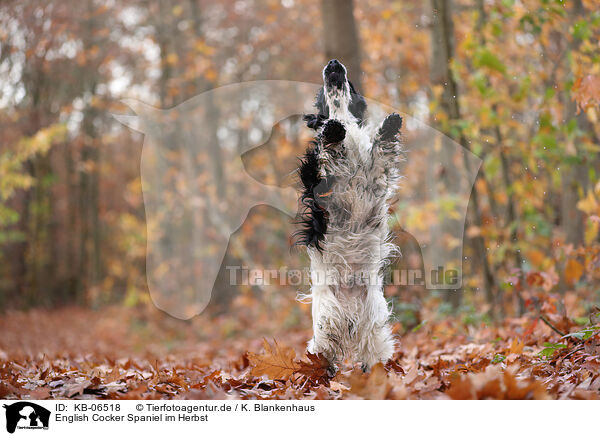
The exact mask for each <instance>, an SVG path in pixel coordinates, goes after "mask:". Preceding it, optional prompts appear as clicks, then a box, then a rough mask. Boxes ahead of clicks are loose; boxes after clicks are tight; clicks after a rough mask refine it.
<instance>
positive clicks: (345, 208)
mask: <svg viewBox="0 0 600 436" xmlns="http://www.w3.org/2000/svg"><path fill="white" fill-rule="evenodd" d="M323 81H324V86H323V87H322V88H321V89H320V91H319V93H318V94H317V101H316V104H315V106H316V107H317V108H318V114H311V115H305V117H304V120H305V121H306V123H307V125H308V127H310V128H312V129H314V130H316V137H315V140H314V141H313V142H312V144H311V147H309V148H308V149H307V151H306V154H305V155H304V158H303V160H302V164H301V167H300V179H301V182H302V186H303V192H302V196H301V201H302V205H303V206H304V211H303V214H302V220H301V222H302V224H303V227H302V229H301V230H300V231H299V232H298V236H299V243H301V244H303V245H306V246H307V250H308V255H309V257H310V261H311V290H310V294H309V295H306V296H305V297H307V298H310V299H311V300H312V317H313V332H314V335H313V338H312V339H311V340H310V341H309V343H308V351H310V352H311V353H318V354H322V355H323V356H325V357H326V358H327V359H328V361H329V363H330V373H331V374H333V373H335V372H336V370H337V364H338V363H339V362H340V361H342V360H343V359H345V358H347V357H354V358H355V359H356V360H357V361H359V362H361V364H362V369H363V370H364V371H367V370H369V369H370V368H371V367H372V366H373V365H374V364H375V363H377V362H386V361H387V360H388V359H389V358H390V357H391V356H392V354H393V352H394V338H393V336H392V332H391V328H390V326H389V324H388V318H389V316H390V310H389V307H388V305H387V303H386V300H385V298H384V295H383V269H384V267H385V266H386V264H387V263H388V262H389V258H390V257H391V256H392V255H394V254H396V253H397V247H396V246H395V245H394V244H392V243H391V240H392V238H391V235H390V231H389V228H388V224H387V221H388V207H389V206H388V201H389V200H390V198H391V197H392V195H393V194H394V193H395V190H396V186H397V184H398V181H399V178H400V172H399V164H400V162H401V143H400V137H399V133H400V128H401V127H402V118H401V117H400V116H399V115H398V114H392V115H389V116H388V117H387V118H386V119H385V120H384V121H383V123H382V124H381V126H379V127H378V128H372V127H370V126H369V124H368V122H367V121H366V119H365V118H366V117H365V116H366V109H367V104H366V102H365V100H364V98H363V97H362V96H361V95H360V94H359V93H358V92H357V91H356V90H355V89H354V87H353V86H352V84H351V83H350V82H349V81H348V78H347V73H346V68H345V67H344V65H343V64H341V63H340V62H338V61H337V60H335V59H334V60H331V61H329V63H328V64H327V65H326V66H325V68H324V69H323Z"/></svg>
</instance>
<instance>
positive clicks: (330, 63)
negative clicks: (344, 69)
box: [327, 59, 340, 66]
mask: <svg viewBox="0 0 600 436" xmlns="http://www.w3.org/2000/svg"><path fill="white" fill-rule="evenodd" d="M339 63H340V61H338V60H337V59H332V60H330V61H329V62H328V63H327V65H331V66H334V65H339Z"/></svg>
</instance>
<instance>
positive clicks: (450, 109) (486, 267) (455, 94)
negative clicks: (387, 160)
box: [430, 0, 495, 314]
mask: <svg viewBox="0 0 600 436" xmlns="http://www.w3.org/2000/svg"><path fill="white" fill-rule="evenodd" d="M451 8H452V2H451V1H450V0H431V9H432V16H433V20H432V26H431V44H432V46H431V69H430V78H431V81H432V84H434V85H439V86H441V87H442V89H443V91H442V96H441V101H440V106H441V108H442V109H443V111H444V112H445V113H446V114H447V115H448V120H449V121H450V123H452V121H455V120H460V106H459V90H458V86H457V83H456V81H455V80H454V77H453V76H452V71H451V68H450V61H451V60H452V58H453V56H454V27H453V24H452V10H451ZM447 133H448V132H447ZM456 139H457V140H458V141H459V143H460V145H461V146H462V147H464V148H465V149H467V150H469V151H470V147H469V143H468V141H467V139H466V138H465V137H464V135H463V134H462V133H461V134H460V135H459V137H458V138H456ZM464 164H465V168H466V170H467V171H468V170H470V163H469V161H468V160H467V159H466V156H465V160H464ZM481 171H482V170H480V172H479V174H478V178H479V177H481ZM448 183H449V185H448V186H449V187H452V186H456V183H457V182H456V181H453V180H448ZM479 203H480V201H479V195H478V192H477V189H476V187H474V188H473V190H472V193H471V207H470V210H471V213H472V215H473V217H472V222H473V224H474V225H475V226H477V227H479V228H481V227H482V224H483V219H482V216H481V209H480V204H479ZM473 249H474V254H475V256H477V257H478V258H479V260H480V261H481V265H482V270H483V288H484V291H485V295H486V299H487V301H488V303H489V304H490V305H491V308H490V312H491V313H492V314H493V312H494V307H493V305H494V300H495V297H494V289H495V283H494V282H495V281H494V276H493V273H492V269H491V266H490V263H489V260H488V258H487V254H486V249H485V242H484V240H483V237H482V236H480V235H479V236H476V237H474V238H473ZM475 256H473V257H475ZM450 300H451V302H452V303H453V305H455V306H456V305H458V303H459V301H460V293H459V292H453V293H452V294H451V297H450Z"/></svg>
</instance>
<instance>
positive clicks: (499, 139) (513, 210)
mask: <svg viewBox="0 0 600 436" xmlns="http://www.w3.org/2000/svg"><path fill="white" fill-rule="evenodd" d="M477 11H478V14H479V17H478V20H477V27H476V30H477V32H478V33H479V39H480V43H481V46H485V45H486V38H485V35H484V27H485V25H486V23H487V18H488V17H487V13H486V12H485V4H484V0H477ZM488 86H489V83H488ZM492 110H493V112H494V113H498V108H497V105H496V104H495V103H494V104H493V105H492ZM494 136H495V138H496V149H497V151H498V156H499V158H500V170H501V175H502V184H503V186H502V187H503V188H504V190H505V192H506V193H507V194H508V195H507V200H506V201H507V206H506V215H505V217H504V227H506V228H510V229H511V230H510V234H509V242H508V245H509V246H514V249H513V257H514V262H515V268H517V269H521V268H523V256H521V250H520V249H519V244H518V241H517V239H518V226H517V221H518V217H517V206H516V201H515V198H514V196H513V195H512V192H511V191H512V188H513V178H512V175H511V170H510V168H511V161H510V155H509V152H507V151H505V148H504V138H503V136H502V132H501V131H500V126H499V125H496V126H495V128H494ZM487 186H488V189H489V196H490V200H493V198H494V195H493V192H492V187H491V185H490V184H489V183H488V184H487ZM490 206H491V207H492V211H493V213H494V216H497V212H496V211H497V207H496V206H493V205H492V203H490ZM513 292H514V294H513V298H514V300H515V304H514V307H515V313H516V314H517V315H518V316H521V315H522V314H523V313H524V312H525V301H524V300H523V297H521V294H519V293H518V291H517V290H516V289H515V290H514V291H513ZM515 294H516V295H515ZM497 297H499V296H497ZM496 301H498V304H500V305H501V306H500V307H501V308H502V307H503V302H502V301H501V298H497V299H496Z"/></svg>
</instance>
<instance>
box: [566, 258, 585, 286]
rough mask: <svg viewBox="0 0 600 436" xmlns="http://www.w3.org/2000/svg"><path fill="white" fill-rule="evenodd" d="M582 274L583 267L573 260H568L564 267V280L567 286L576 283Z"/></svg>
mask: <svg viewBox="0 0 600 436" xmlns="http://www.w3.org/2000/svg"><path fill="white" fill-rule="evenodd" d="M582 274H583V265H581V264H580V263H579V262H577V261H576V260H575V259H569V260H568V261H567V266H566V267H565V280H566V281H567V284H569V285H572V284H574V283H576V282H577V281H578V280H579V279H580V278H581V275H582Z"/></svg>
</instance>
